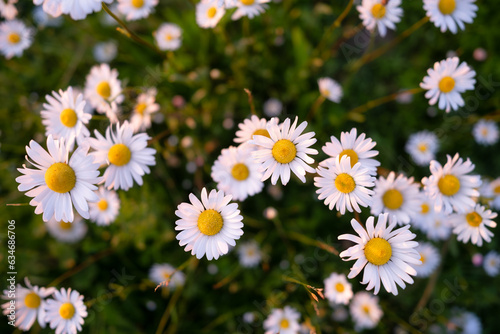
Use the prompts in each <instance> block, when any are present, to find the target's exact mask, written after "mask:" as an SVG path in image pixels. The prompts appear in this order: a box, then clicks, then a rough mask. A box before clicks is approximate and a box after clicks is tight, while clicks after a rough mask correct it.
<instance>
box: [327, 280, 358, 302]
mask: <svg viewBox="0 0 500 334" xmlns="http://www.w3.org/2000/svg"><path fill="white" fill-rule="evenodd" d="M325 297H326V299H328V301H330V302H331V303H333V304H344V305H347V304H349V301H350V300H351V298H352V286H351V283H349V282H348V281H347V279H346V277H345V275H344V274H337V273H332V274H331V275H330V276H328V278H327V279H325Z"/></svg>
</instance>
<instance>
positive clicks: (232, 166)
mask: <svg viewBox="0 0 500 334" xmlns="http://www.w3.org/2000/svg"><path fill="white" fill-rule="evenodd" d="M259 169H260V164H258V163H257V162H255V160H254V159H253V157H252V155H251V152H250V150H249V149H248V148H245V147H241V146H240V147H233V146H231V147H229V148H226V149H223V150H222V151H221V155H220V156H219V157H218V158H217V160H216V161H215V163H214V165H213V166H212V179H213V180H214V181H215V182H217V189H219V190H222V191H224V193H225V194H228V195H232V196H233V199H234V200H235V201H244V200H245V199H246V198H247V197H248V196H253V195H255V194H258V193H260V192H261V191H262V188H264V183H263V182H262V181H261V180H260V179H261V178H262V173H261V172H260V171H259Z"/></svg>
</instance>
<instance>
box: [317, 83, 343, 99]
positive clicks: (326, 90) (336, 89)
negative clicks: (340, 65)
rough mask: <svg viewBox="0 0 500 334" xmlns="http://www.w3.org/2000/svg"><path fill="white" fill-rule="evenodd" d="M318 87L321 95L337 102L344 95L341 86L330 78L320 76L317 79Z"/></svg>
mask: <svg viewBox="0 0 500 334" xmlns="http://www.w3.org/2000/svg"><path fill="white" fill-rule="evenodd" d="M318 87H319V92H320V93H321V95H322V96H323V97H325V98H327V99H328V100H330V101H332V102H335V103H339V102H340V100H341V99H342V96H343V95H344V92H343V91H342V86H340V85H339V83H338V82H337V81H335V80H333V79H331V78H320V79H318Z"/></svg>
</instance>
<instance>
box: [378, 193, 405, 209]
mask: <svg viewBox="0 0 500 334" xmlns="http://www.w3.org/2000/svg"><path fill="white" fill-rule="evenodd" d="M382 202H384V206H385V207H386V208H388V209H389V210H397V209H399V208H400V207H401V205H402V204H403V195H402V194H401V192H400V191H399V190H396V189H389V190H387V191H386V192H385V194H384V196H382Z"/></svg>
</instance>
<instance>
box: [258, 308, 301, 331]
mask: <svg viewBox="0 0 500 334" xmlns="http://www.w3.org/2000/svg"><path fill="white" fill-rule="evenodd" d="M299 319H300V313H299V312H297V310H296V309H294V308H293V307H290V306H285V308H283V309H273V310H272V311H271V314H270V315H269V316H268V317H267V319H266V320H264V330H265V334H276V333H280V334H296V333H298V332H299V330H300V325H299Z"/></svg>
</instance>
